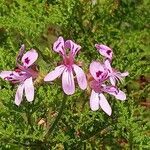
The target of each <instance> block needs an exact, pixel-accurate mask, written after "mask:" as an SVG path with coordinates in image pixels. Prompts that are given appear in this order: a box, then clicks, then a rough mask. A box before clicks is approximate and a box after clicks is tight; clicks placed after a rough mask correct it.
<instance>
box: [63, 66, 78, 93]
mask: <svg viewBox="0 0 150 150" xmlns="http://www.w3.org/2000/svg"><path fill="white" fill-rule="evenodd" d="M62 87H63V90H64V92H65V93H66V94H67V95H72V94H73V93H74V92H75V85H74V79H73V73H72V70H68V69H65V70H64V72H63V74H62Z"/></svg>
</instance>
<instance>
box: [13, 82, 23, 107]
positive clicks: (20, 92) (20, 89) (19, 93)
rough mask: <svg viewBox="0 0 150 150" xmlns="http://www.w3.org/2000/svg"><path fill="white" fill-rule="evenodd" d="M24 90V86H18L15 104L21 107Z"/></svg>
mask: <svg viewBox="0 0 150 150" xmlns="http://www.w3.org/2000/svg"><path fill="white" fill-rule="evenodd" d="M23 90H24V84H20V85H19V86H18V89H17V92H16V95H15V104H16V105H18V106H19V105H20V103H21V101H22V96H23Z"/></svg>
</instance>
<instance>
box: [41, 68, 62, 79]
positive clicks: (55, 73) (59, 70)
mask: <svg viewBox="0 0 150 150" xmlns="http://www.w3.org/2000/svg"><path fill="white" fill-rule="evenodd" d="M64 69H65V66H64V65H60V66H58V67H56V68H55V70H53V71H51V72H50V73H48V74H47V75H46V76H45V78H44V81H53V80H55V79H56V78H57V77H59V76H60V75H61V74H62V72H63V71H64Z"/></svg>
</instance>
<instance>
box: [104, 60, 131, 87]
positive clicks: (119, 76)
mask: <svg viewBox="0 0 150 150" xmlns="http://www.w3.org/2000/svg"><path fill="white" fill-rule="evenodd" d="M104 66H105V69H107V70H108V76H109V79H110V82H111V84H112V85H114V86H115V85H116V81H123V78H124V77H126V76H128V75H129V73H128V72H124V73H121V72H119V71H116V70H115V69H113V68H112V67H111V65H110V62H109V60H106V61H105V62H104Z"/></svg>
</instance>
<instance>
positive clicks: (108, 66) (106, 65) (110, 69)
mask: <svg viewBox="0 0 150 150" xmlns="http://www.w3.org/2000/svg"><path fill="white" fill-rule="evenodd" d="M104 65H105V67H106V68H107V69H108V71H109V73H112V72H113V71H112V67H111V65H110V61H109V60H108V59H106V60H105V62H104Z"/></svg>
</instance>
